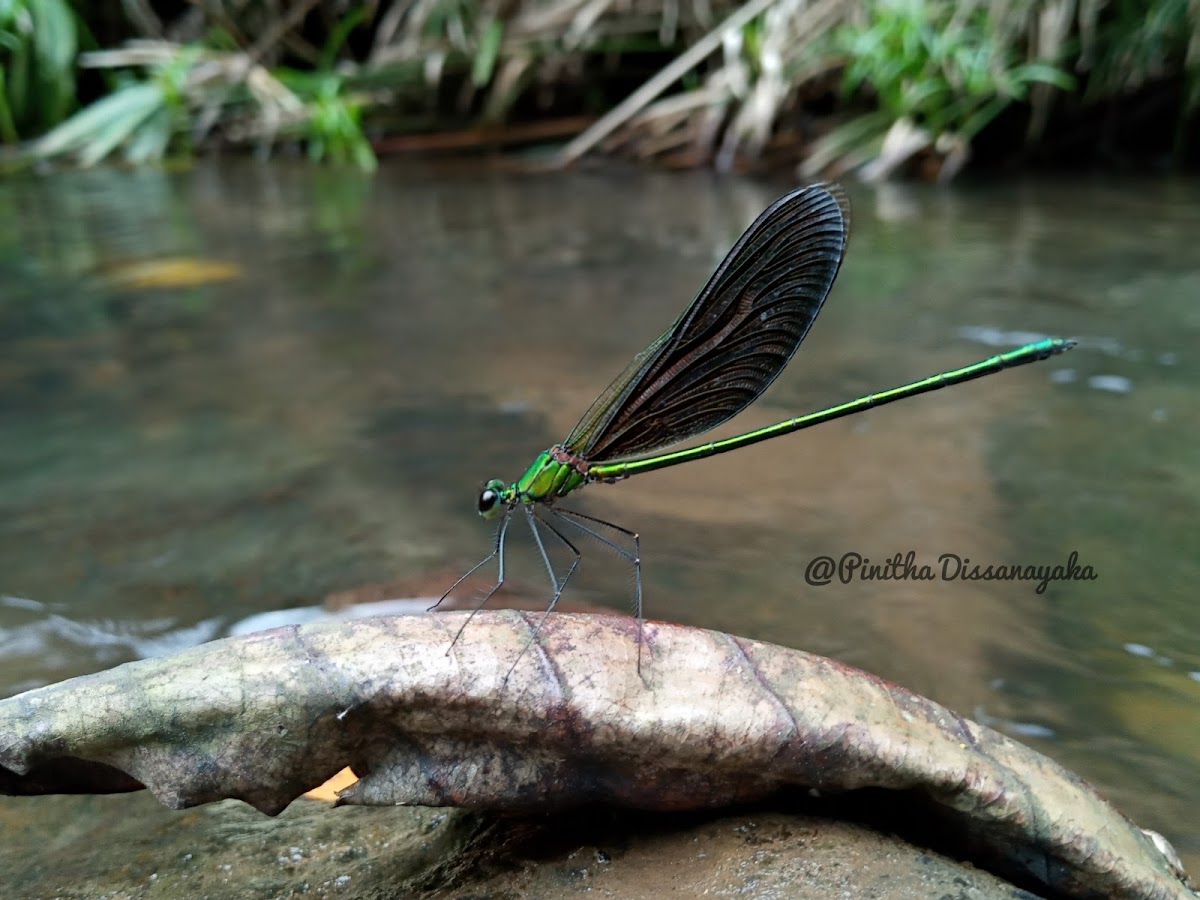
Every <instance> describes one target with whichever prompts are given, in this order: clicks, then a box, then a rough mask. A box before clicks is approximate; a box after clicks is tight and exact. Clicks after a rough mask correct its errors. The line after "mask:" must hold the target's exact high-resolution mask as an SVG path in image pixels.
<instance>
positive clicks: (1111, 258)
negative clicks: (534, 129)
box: [0, 164, 1200, 871]
mask: <svg viewBox="0 0 1200 900" xmlns="http://www.w3.org/2000/svg"><path fill="white" fill-rule="evenodd" d="M788 187H789V185H788V184H786V183H784V182H781V181H780V182H772V183H759V182H750V181H729V180H720V179H715V178H712V177H709V176H705V175H662V174H644V173H636V172H628V171H625V172H608V173H592V174H573V175H568V176H538V177H536V178H532V177H531V178H521V177H514V176H511V175H503V174H496V173H491V172H484V171H480V170H478V169H476V168H473V167H462V168H456V169H448V168H441V169H436V170H434V169H425V168H411V167H392V168H385V169H384V171H383V172H381V173H380V174H379V175H378V176H377V177H376V178H375V179H373V180H368V179H364V178H361V177H359V176H357V175H354V174H350V173H334V172H328V171H316V170H313V169H309V168H306V167H297V168H289V167H288V166H286V165H280V164H271V165H270V166H269V167H258V166H254V165H249V164H239V165H232V166H228V165H227V166H222V167H202V168H200V169H198V170H196V171H194V172H190V173H186V174H163V173H139V174H130V173H118V172H103V173H90V174H81V175H60V176H55V177H53V178H47V179H44V180H29V181H25V182H12V183H0V285H2V288H0V290H2V292H3V296H2V297H0V431H2V434H3V440H2V441H0V692H3V694H5V695H7V694H11V693H13V692H16V691H19V690H23V689H26V688H29V687H32V686H36V685H39V684H44V683H47V682H50V681H55V680H58V679H61V678H64V677H69V676H71V675H76V674H81V673H84V672H89V671H95V670H97V669H101V668H104V667H107V666H110V665H113V664H115V663H118V662H122V661H125V660H128V659H131V658H136V657H138V656H144V655H152V654H156V653H162V652H167V651H169V650H170V649H173V648H176V647H181V646H186V645H188V644H192V643H197V642H199V641H202V640H206V639H209V638H211V637H215V636H219V635H222V634H225V633H228V631H229V629H230V628H231V627H233V626H234V624H235V623H237V622H238V621H240V620H242V619H244V618H246V617H247V616H250V615H254V614H257V613H262V612H266V611H270V610H277V609H283V608H289V607H297V606H308V605H313V604H318V603H320V602H321V601H322V599H323V598H325V597H327V596H328V595H329V594H331V593H333V592H337V591H346V590H351V589H356V588H360V587H361V586H363V585H371V584H380V583H390V582H397V581H401V582H409V583H411V584H414V585H418V586H420V588H419V590H418V592H424V593H429V592H432V593H434V594H437V593H440V591H441V590H443V589H444V587H445V586H448V583H449V582H448V580H447V579H448V578H452V574H451V573H455V572H457V571H461V570H465V569H466V568H467V567H468V566H470V565H472V564H474V563H475V562H476V561H477V560H478V559H479V558H481V557H482V556H483V555H484V554H485V553H486V552H487V549H488V545H489V541H490V539H491V532H490V529H489V528H488V527H486V526H485V525H484V524H483V523H481V522H479V520H478V517H477V516H476V515H475V511H474V510H475V496H476V492H477V491H478V489H479V486H480V484H481V483H482V482H483V481H484V480H486V479H488V478H492V477H504V478H507V479H512V478H515V477H517V476H518V475H519V474H520V473H521V471H522V470H523V468H524V467H525V465H527V464H528V462H529V461H530V460H531V459H532V458H533V456H534V455H535V454H536V453H537V452H538V451H539V450H541V449H543V448H544V447H546V446H548V445H550V444H551V443H553V442H555V441H556V440H560V439H561V438H562V437H563V436H564V435H565V434H566V433H567V432H568V431H569V429H570V428H571V426H572V425H573V424H574V423H575V420H576V418H577V417H578V416H579V415H580V414H581V413H582V412H583V410H584V409H586V407H587V405H588V404H589V403H590V401H591V400H592V398H593V397H594V396H595V394H596V393H598V392H599V391H600V390H601V389H602V388H603V387H604V386H605V385H606V384H607V383H608V381H609V379H610V378H611V377H612V376H613V375H615V374H616V373H617V372H618V371H620V369H621V368H623V366H624V365H625V363H626V362H627V361H628V360H629V358H630V357H631V356H632V355H633V354H634V353H635V352H637V351H638V350H640V349H642V347H643V346H644V345H645V344H646V343H648V342H649V340H650V339H651V338H653V337H655V336H656V335H658V334H659V333H660V332H661V331H662V329H663V328H665V327H666V326H667V325H668V324H669V323H670V322H671V321H672V320H673V319H674V318H675V316H676V315H678V313H679V312H680V310H681V309H682V308H683V306H684V305H685V304H686V302H687V301H688V299H690V297H691V296H692V295H693V294H694V293H695V292H696V290H697V289H698V288H699V287H700V286H701V284H702V283H703V280H704V279H705V278H706V277H707V274H708V272H709V271H711V269H712V267H713V266H714V265H715V264H716V263H717V262H718V261H719V259H720V258H721V256H722V255H723V253H724V252H725V250H726V249H727V248H728V247H729V246H730V245H731V244H732V243H733V241H734V240H735V239H736V238H737V236H738V235H739V234H740V232H741V230H742V228H744V226H745V225H747V224H748V223H749V222H750V221H751V220H752V219H753V218H754V216H755V215H756V214H757V213H758V212H759V211H760V210H761V209H762V208H763V207H764V206H766V204H767V203H769V202H770V201H771V200H773V199H774V198H775V197H776V196H778V195H779V194H781V193H782V192H783V191H785V190H786V189H787V188H788ZM852 196H853V200H854V204H855V226H854V232H853V237H852V240H851V244H850V250H849V254H848V257H847V260H846V264H845V266H844V267H843V269H842V274H841V275H840V277H839V281H838V285H837V287H836V288H835V290H834V292H833V295H832V297H831V299H830V302H829V305H828V306H827V307H826V309H825V311H824V312H823V313H822V315H821V318H820V320H819V321H818V322H817V324H816V326H815V327H814V329H813V331H812V333H811V334H810V336H809V338H808V342H807V343H806V344H805V346H804V348H803V349H802V351H801V352H800V354H799V355H798V356H797V358H796V359H795V360H794V361H793V363H792V364H791V365H790V366H789V368H788V370H787V371H786V373H785V374H784V375H783V376H782V377H781V378H780V379H779V381H778V382H777V383H776V384H775V385H774V386H773V387H772V388H771V390H770V391H769V393H768V394H767V395H766V396H765V397H764V398H763V400H761V401H760V402H759V403H757V404H756V405H755V406H753V407H752V408H751V409H750V410H749V411H747V412H746V413H745V414H743V416H742V417H740V418H739V419H738V420H737V422H736V427H732V428H725V429H722V431H721V433H722V434H729V433H735V432H736V431H740V430H744V429H748V428H751V427H757V426H761V425H765V424H769V423H770V422H772V421H776V420H778V419H783V418H787V417H790V416H792V415H795V414H798V413H801V412H806V411H810V410H813V409H817V408H820V407H822V406H827V405H831V404H833V403H837V402H841V401H843V400H847V399H850V398H853V397H856V396H858V395H860V394H862V393H866V392H869V391H871V390H877V389H881V388H886V387H890V386H893V385H895V384H899V383H902V382H905V381H909V380H912V379H915V378H918V377H920V376H924V375H927V374H930V373H932V372H935V371H939V370H942V369H947V368H953V367H957V366H959V365H963V364H965V363H969V362H973V361H975V360H976V359H979V358H982V357H985V356H989V355H991V354H992V353H994V352H997V351H998V350H999V349H1001V348H1007V347H1009V346H1013V345H1015V344H1017V343H1021V342H1023V341H1026V340H1032V339H1034V338H1036V337H1039V336H1044V335H1067V336H1073V337H1076V338H1078V339H1079V346H1078V347H1077V348H1076V349H1075V350H1073V351H1072V352H1071V353H1070V354H1068V355H1066V356H1063V357H1060V358H1057V359H1055V360H1052V361H1049V362H1044V363H1039V364H1037V365H1034V366H1027V367H1024V368H1021V369H1017V370H1014V371H1012V372H1006V373H1003V374H1001V375H998V376H996V377H993V378H988V379H985V380H983V381H979V382H974V383H971V384H969V385H964V386H960V387H956V388H953V389H950V390H947V391H942V392H939V393H936V394H931V395H926V396H924V397H921V398H918V399H915V400H911V401H907V402H905V403H903V404H900V405H895V406H889V407H887V408H886V409H879V410H874V411H871V412H869V413H867V414H864V415H861V416H857V417H854V418H851V419H847V420H842V421H838V422H835V423H831V424H827V425H824V426H821V427H819V428H817V429H814V430H812V431H808V432H805V433H803V434H798V435H793V436H791V437H788V438H783V439H780V440H776V441H770V442H767V443H765V444H761V445H758V446H756V447H753V448H748V449H745V450H743V451H740V452H738V453H735V454H731V455H727V456H723V457H719V458H715V459H711V460H707V461H703V462H698V463H695V464H692V465H688V466H685V467H681V468H676V469H672V470H667V471H663V472H660V473H653V474H648V475H645V476H640V477H638V478H636V479H633V480H631V481H628V482H625V483H622V484H618V485H614V486H607V485H599V486H595V487H589V488H588V489H587V490H586V491H585V492H583V494H584V496H582V497H581V498H580V500H579V503H578V504H577V505H578V506H579V508H581V509H584V510H585V511H587V512H589V513H591V514H593V515H599V516H602V517H605V518H608V519H612V520H614V521H616V522H618V523H621V524H623V525H625V526H627V527H630V528H634V529H636V530H638V531H640V532H641V534H642V540H643V545H642V551H643V557H644V560H645V568H644V579H645V596H646V604H647V614H648V615H649V616H651V617H654V618H662V619H668V620H674V621H679V622H684V623H687V624H691V625H697V626H704V627H711V628H718V629H722V630H728V631H734V632H737V633H740V634H743V635H747V636H749V637H755V638H761V639H766V640H771V641H775V642H777V643H781V644H786V645H789V646H794V647H800V648H804V649H807V650H811V651H814V652H818V653H822V654H826V655H831V656H836V657H838V658H841V659H843V660H846V661H848V662H850V663H853V664H855V665H858V666H861V667H863V668H866V669H869V670H871V671H874V672H877V673H879V674H880V675H883V676H885V677H887V678H890V679H893V680H895V681H898V682H900V683H902V684H904V685H906V686H908V687H911V688H913V689H915V690H917V691H920V692H922V693H925V694H927V695H929V696H931V697H933V698H934V699H937V700H939V701H941V702H943V703H946V704H948V705H950V706H952V707H954V708H956V709H958V710H960V711H961V712H963V713H965V714H967V715H971V716H974V717H976V718H978V719H980V720H981V721H985V722H987V723H989V724H992V725H994V726H995V727H997V728H999V729H1001V730H1003V731H1007V732H1009V733H1011V734H1014V735H1015V736H1017V737H1019V738H1020V739H1022V740H1024V741H1026V742H1028V743H1030V744H1032V745H1033V746H1035V747H1038V748H1039V749H1042V750H1044V751H1045V752H1047V753H1049V754H1051V755H1052V756H1054V757H1056V758H1058V759H1059V760H1061V761H1062V762H1064V763H1065V764H1066V765H1068V766H1070V767H1072V768H1074V769H1076V770H1077V771H1079V772H1080V773H1082V774H1083V775H1085V776H1086V777H1088V778H1089V779H1091V780H1093V781H1094V782H1095V783H1097V784H1098V785H1099V786H1100V787H1101V789H1102V790H1103V791H1104V792H1105V793H1107V794H1108V795H1109V796H1110V797H1112V798H1113V800H1114V801H1115V802H1116V803H1117V804H1118V805H1119V806H1120V807H1121V808H1122V809H1124V810H1125V811H1126V812H1127V813H1129V814H1130V815H1131V816H1132V817H1133V818H1134V819H1135V820H1136V821H1137V822H1138V823H1139V824H1141V825H1143V826H1145V827H1150V828H1154V829H1156V830H1160V831H1162V832H1164V833H1165V834H1166V835H1167V836H1168V837H1169V838H1170V839H1171V840H1172V841H1173V842H1174V843H1175V844H1176V846H1177V848H1178V849H1179V850H1180V851H1181V853H1182V854H1183V855H1184V857H1185V862H1186V863H1187V864H1188V865H1189V868H1191V869H1192V870H1193V871H1196V870H1197V869H1200V814H1198V813H1197V811H1196V805H1195V802H1194V801H1195V798H1196V797H1197V796H1200V607H1198V606H1197V604H1196V603H1195V602H1194V600H1193V593H1192V591H1193V588H1194V586H1195V585H1196V584H1197V583H1198V582H1200V554H1198V551H1197V548H1198V547H1200V540H1198V538H1200V467H1198V466H1197V457H1196V451H1195V448H1196V446H1198V445H1200V403H1198V402H1197V397H1198V394H1197V391H1198V390H1200V364H1198V360H1197V354H1196V349H1195V348H1196V347H1197V344H1198V339H1200V306H1198V305H1197V303H1196V298H1197V297H1198V296H1200V263H1198V262H1197V257H1196V252H1195V237H1196V235H1197V234H1200V185H1197V184H1195V183H1183V182H1166V183H1164V182H1136V181H1125V182H1114V181H1113V180H1111V179H1106V180H1094V181H1093V180H1083V179H1080V180H1077V181H1071V182H1061V181H1060V182H1057V183H1051V182H1022V183H1017V184H1012V183H1003V184H995V185H988V186H974V187H972V186H960V187H956V188H954V189H953V190H937V189H932V188H922V187H887V188H883V189H880V190H878V191H873V190H868V189H861V188H859V189H855V190H854V191H853V192H852ZM585 550H586V561H585V565H584V568H583V571H582V573H581V575H580V578H579V579H578V583H577V584H576V586H575V588H574V590H573V596H574V599H576V600H581V601H584V602H588V603H593V604H600V605H608V606H612V607H614V608H617V609H625V608H627V605H628V598H629V583H628V575H627V573H626V572H624V571H623V569H622V567H621V565H620V561H619V560H618V559H616V558H615V557H613V556H611V555H609V554H605V553H604V552H602V549H601V548H597V547H589V548H585ZM909 551H911V552H912V553H913V554H914V559H915V561H916V562H917V563H918V565H921V564H927V565H929V566H931V567H932V568H933V569H935V570H936V571H938V572H940V565H939V563H938V558H939V556H941V555H942V554H954V555H955V556H958V557H962V558H970V559H971V560H972V561H973V562H974V563H978V564H981V565H985V566H986V565H988V564H992V565H1013V564H1017V565H1021V566H1026V565H1032V566H1039V565H1054V564H1058V563H1063V564H1065V563H1066V561H1067V559H1068V557H1069V555H1070V554H1071V553H1072V552H1074V553H1076V554H1077V559H1078V562H1079V565H1080V566H1090V567H1091V568H1092V570H1094V573H1095V575H1096V577H1095V579H1094V580H1079V581H1067V582H1052V583H1050V584H1049V585H1048V586H1047V587H1046V588H1045V590H1044V592H1041V593H1038V592H1037V590H1036V583H1033V582H1011V581H980V580H971V581H968V580H962V579H956V580H948V581H947V580H941V579H935V580H932V581H916V580H911V579H905V580H898V581H896V580H891V581H888V580H859V579H855V580H852V581H851V582H850V583H849V584H842V583H838V582H836V581H835V582H834V583H833V584H829V585H826V586H813V585H810V584H807V583H806V580H805V574H806V568H807V567H808V565H809V563H810V562H811V561H812V560H813V559H815V558H817V557H821V556H828V557H832V558H835V559H840V558H841V557H842V556H843V555H845V554H850V553H857V554H860V555H861V556H863V557H868V558H870V559H871V560H873V561H876V562H881V561H883V560H885V559H888V558H890V557H892V556H894V555H895V554H897V553H899V554H901V555H903V554H906V553H908V552H909ZM531 553H532V551H529V550H528V548H524V549H518V548H517V547H514V550H513V553H512V556H513V558H514V566H515V567H516V569H517V580H518V583H521V584H524V585H527V586H528V587H527V590H528V591H530V592H532V593H534V594H536V592H537V591H541V590H544V587H543V586H542V583H541V581H540V580H538V570H537V566H536V560H533V559H532V556H531ZM522 560H524V562H522Z"/></svg>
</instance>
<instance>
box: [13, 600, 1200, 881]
mask: <svg viewBox="0 0 1200 900" xmlns="http://www.w3.org/2000/svg"><path fill="white" fill-rule="evenodd" d="M464 615H465V614H463V613H449V614H445V615H428V616H414V617H400V618H380V619H369V620H360V621H352V622H344V623H325V624H317V625H310V626H300V627H294V628H280V629H275V630H272V631H267V632H261V633H258V634H252V635H247V636H245V637H241V638H229V639H226V640H222V641H215V642H213V643H210V644H205V645H202V646H200V647H196V648H193V649H190V650H187V651H184V652H182V653H179V654H176V655H174V656H170V657H166V658H160V659H151V660H143V661H140V662H135V663H129V664H127V665H124V666H120V667H118V668H116V669H113V670H110V671H108V672H103V673H100V674H98V675H91V676H87V677H84V678H76V679H72V680H70V681H67V682H63V683H62V684H58V685H51V686H49V687H46V688H40V689H38V690H34V691H29V692H26V693H24V694H20V695H18V696H16V697H13V698H11V699H9V700H5V701H2V702H0V735H3V736H4V737H3V738H2V739H0V765H2V766H3V768H2V769H0V790H2V791H3V792H5V793H9V794H37V793H50V792H83V791H94V792H112V791H123V790H131V789H136V787H137V786H138V785H139V784H140V785H144V786H145V787H147V788H149V789H150V790H151V791H152V792H153V793H154V795H155V796H156V797H158V799H159V800H160V801H161V802H163V803H164V804H165V805H167V806H170V807H173V808H182V807H187V806H193V805H195V804H199V803H206V802H210V801H213V800H219V799H222V798H226V797H235V798H238V799H242V800H244V801H246V802H247V803H250V804H251V805H253V806H255V807H256V808H258V809H260V810H262V811H263V812H266V813H270V814H275V813H278V812H279V811H280V810H282V809H283V808H284V807H286V806H287V804H288V803H289V802H291V800H292V799H294V798H295V797H297V796H299V795H300V794H302V793H303V792H304V791H306V790H308V789H310V788H312V787H314V786H316V785H318V784H320V783H321V782H323V781H324V780H325V779H327V778H329V777H330V776H331V775H333V774H334V773H336V772H338V771H339V770H341V769H342V768H343V767H344V766H349V767H350V768H351V769H353V770H354V772H355V773H356V774H357V775H358V776H359V778H360V780H359V781H358V782H356V783H355V784H353V785H352V786H351V787H349V788H348V789H346V790H344V791H342V792H341V794H340V797H341V800H340V802H342V803H352V804H365V805H392V804H417V805H425V806H460V807H471V808H477V809H492V810H511V811H529V810H542V809H549V808H559V807H563V806H568V805H578V804H585V803H609V804H617V805H623V806H630V807H636V808H642V809H655V810H686V809H700V808H710V807H716V806H720V805H723V804H728V803H732V802H736V801H748V800H754V799H758V798H762V797H765V796H766V795H768V794H771V793H773V792H775V791H776V790H778V789H780V788H783V787H786V786H803V787H808V788H816V789H819V790H821V791H845V790H853V789H858V788H865V787H876V788H886V789H892V790H898V791H910V792H914V793H916V794H923V795H925V796H926V797H927V798H929V799H930V800H932V801H933V804H926V805H925V806H924V807H922V813H923V814H928V809H929V808H934V809H939V810H940V814H941V815H942V816H944V818H945V819H946V821H947V822H949V823H950V825H951V827H954V828H956V829H958V830H959V831H960V832H964V833H968V834H970V835H971V837H972V839H973V841H974V843H975V845H976V847H977V848H978V851H979V857H980V859H979V860H977V861H979V862H981V864H983V865H986V866H988V867H991V868H993V869H999V870H1007V871H1009V872H1012V871H1017V872H1019V873H1020V874H1021V876H1022V877H1023V878H1024V879H1026V880H1028V879H1033V880H1035V881H1036V882H1038V883H1041V884H1043V885H1045V886H1046V887H1047V888H1049V889H1051V890H1053V891H1057V892H1059V893H1060V894H1062V895H1065V896H1077V897H1084V896H1096V895H1100V896H1105V897H1110V898H1124V897H1128V898H1171V897H1174V898H1184V897H1192V896H1193V895H1192V893H1191V892H1190V891H1188V890H1187V888H1185V887H1184V885H1183V884H1182V883H1181V880H1180V879H1181V877H1182V873H1179V872H1177V871H1176V870H1174V869H1173V868H1172V865H1171V864H1170V862H1169V861H1168V860H1167V858H1166V857H1165V856H1164V855H1163V853H1162V852H1160V851H1159V850H1158V849H1156V847H1155V844H1154V842H1153V841H1152V840H1151V839H1150V838H1149V837H1148V836H1147V835H1146V834H1145V833H1143V832H1142V831H1140V830H1139V829H1137V828H1136V827H1135V826H1133V825H1132V824H1131V823H1130V822H1128V821H1127V820H1126V819H1125V818H1124V817H1123V816H1121V815H1120V814H1119V813H1117V812H1116V811H1115V810H1114V809H1112V807H1110V806H1109V805H1108V804H1107V803H1106V802H1105V801H1104V800H1103V799H1102V798H1100V797H1099V796H1098V795H1097V794H1096V792H1095V791H1094V790H1093V789H1092V788H1090V787H1089V786H1088V785H1086V784H1085V783H1084V782H1083V781H1082V780H1080V779H1079V778H1078V777H1076V776H1074V775H1072V774H1070V773H1069V772H1067V771H1065V770H1064V769H1062V768H1061V767H1060V766H1058V765H1057V764H1055V763H1054V762H1052V761H1051V760H1049V759H1047V758H1045V757H1043V756H1041V755H1040V754H1037V753H1035V752H1034V751H1032V750H1030V749H1028V748H1026V747H1024V746H1022V745H1020V744H1018V743H1017V742H1015V741H1013V740H1011V739H1009V738H1007V737H1005V736H1004V735H1001V734H999V733H997V732H994V731H992V730H990V729H988V728H986V727H984V726H981V725H978V724H976V723H974V722H971V721H969V720H966V719H964V718H962V717H960V716H958V715H956V714H954V713H952V712H950V711H948V710H946V709H944V708H942V707H940V706H938V705H937V704H935V703H933V702H932V701H929V700H926V699H924V698H922V697H919V696H916V695H914V694H912V693H910V692H908V691H906V690H904V689H902V688H899V687H897V686H895V685H891V684H888V683H886V682H884V681H882V680H880V679H878V678H875V677H873V676H871V675H868V674H866V673H864V672H860V671H858V670H856V669H853V668H850V667H848V666H845V665H842V664H840V663H837V662H834V661H831V660H828V659H823V658H821V657H817V656H811V655H809V654H805V653H801V652H798V651H793V650H787V649H784V648H781V647H776V646H772V645H769V644H762V643H756V642H753V641H747V640H743V639H740V638H736V637H732V636H729V635H725V634H720V633H716V632H710V631H701V630H698V629H691V628H683V627H679V626H672V625H662V624H655V623H647V624H646V625H645V630H644V637H643V639H644V642H645V643H644V645H643V659H642V671H641V676H639V674H638V671H637V653H638V645H637V635H638V631H637V625H636V623H635V622H634V621H632V620H629V619H624V618H614V617H598V616H575V615H555V616H551V617H549V618H548V619H547V620H546V623H545V627H544V628H543V629H542V631H541V633H540V634H539V635H538V637H537V639H536V641H535V642H534V643H533V644H532V646H528V644H529V641H530V635H531V633H532V631H533V626H534V625H535V624H536V622H537V621H538V616H536V615H534V616H527V615H525V614H523V613H517V612H512V611H509V612H498V613H483V614H480V615H478V616H476V618H475V620H474V621H473V622H471V624H470V626H469V627H468V628H467V629H466V630H465V632H464V633H463V637H462V639H461V640H460V641H459V642H458V644H457V645H456V646H454V647H453V649H452V650H450V652H447V648H449V646H450V639H451V637H452V636H453V635H454V634H455V632H457V630H458V628H459V626H460V625H461V624H462V621H463V616H464ZM514 661H515V662H516V663H517V664H516V666H515V668H514V667H513V663H514ZM510 669H511V675H508V674H507V673H509V672H510ZM914 802H915V801H914Z"/></svg>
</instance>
